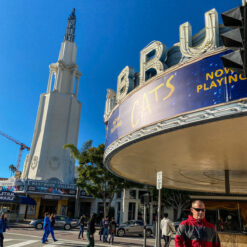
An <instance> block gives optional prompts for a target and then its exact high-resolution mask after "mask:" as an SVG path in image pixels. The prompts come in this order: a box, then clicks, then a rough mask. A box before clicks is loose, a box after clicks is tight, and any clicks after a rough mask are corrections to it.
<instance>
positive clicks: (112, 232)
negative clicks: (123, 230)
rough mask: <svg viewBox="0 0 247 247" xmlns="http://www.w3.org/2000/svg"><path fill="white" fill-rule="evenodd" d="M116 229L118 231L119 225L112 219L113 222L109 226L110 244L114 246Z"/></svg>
mask: <svg viewBox="0 0 247 247" xmlns="http://www.w3.org/2000/svg"><path fill="white" fill-rule="evenodd" d="M116 229H117V223H116V222H115V220H114V218H112V219H111V222H110V224H109V234H110V237H109V244H110V243H111V244H113V241H114V236H115V235H116Z"/></svg>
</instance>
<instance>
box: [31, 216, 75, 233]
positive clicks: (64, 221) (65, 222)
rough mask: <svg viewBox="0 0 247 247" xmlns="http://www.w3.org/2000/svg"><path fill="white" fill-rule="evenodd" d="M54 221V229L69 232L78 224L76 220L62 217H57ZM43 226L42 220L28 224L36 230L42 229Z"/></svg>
mask: <svg viewBox="0 0 247 247" xmlns="http://www.w3.org/2000/svg"><path fill="white" fill-rule="evenodd" d="M55 220H56V223H55V227H58V228H64V229H65V230H70V229H71V228H72V227H76V226H77V225H78V224H79V221H78V220H76V219H71V218H69V217H67V216H62V215H57V216H56V217H55ZM43 224H44V219H38V220H32V221H31V222H30V225H31V226H34V227H35V228H36V229H43Z"/></svg>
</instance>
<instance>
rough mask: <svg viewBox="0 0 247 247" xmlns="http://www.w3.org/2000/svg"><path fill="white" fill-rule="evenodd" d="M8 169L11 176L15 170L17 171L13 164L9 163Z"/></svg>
mask: <svg viewBox="0 0 247 247" xmlns="http://www.w3.org/2000/svg"><path fill="white" fill-rule="evenodd" d="M9 170H10V171H11V177H12V175H14V174H15V172H16V171H17V169H16V167H15V166H14V165H13V164H11V165H10V166H9Z"/></svg>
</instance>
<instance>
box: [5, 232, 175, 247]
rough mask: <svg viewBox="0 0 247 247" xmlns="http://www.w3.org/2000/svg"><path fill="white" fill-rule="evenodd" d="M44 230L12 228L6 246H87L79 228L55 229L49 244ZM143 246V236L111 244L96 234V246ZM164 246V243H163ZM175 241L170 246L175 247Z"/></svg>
mask: <svg viewBox="0 0 247 247" xmlns="http://www.w3.org/2000/svg"><path fill="white" fill-rule="evenodd" d="M42 235H43V232H42V231H41V230H36V229H33V228H23V229H19V228H12V229H10V231H8V232H6V233H5V234H4V236H5V239H4V247H22V246H23V247H25V246H26V247H40V246H42V247H44V246H46V247H58V246H59V247H62V246H64V247H79V246H80V247H85V246H87V240H82V239H78V230H77V229H75V230H71V231H65V230H55V236H56V238H57V239H58V241H57V242H55V243H54V242H53V240H52V238H51V236H49V239H48V240H49V242H48V243H47V244H42V243H41V238H42ZM154 245H155V240H154V239H153V238H149V239H148V240H147V247H154ZM105 246H112V247H143V238H141V237H123V238H120V237H115V243H114V244H113V245H110V244H108V243H102V242H101V241H99V235H98V233H96V234H95V247H105ZM162 246H163V243H162ZM173 246H174V243H173V241H172V242H171V244H170V247H173Z"/></svg>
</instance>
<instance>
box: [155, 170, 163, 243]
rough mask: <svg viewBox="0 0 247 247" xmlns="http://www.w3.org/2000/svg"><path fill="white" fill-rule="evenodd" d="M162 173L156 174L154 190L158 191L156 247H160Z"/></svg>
mask: <svg viewBox="0 0 247 247" xmlns="http://www.w3.org/2000/svg"><path fill="white" fill-rule="evenodd" d="M162 175H163V173H162V171H160V172H157V183H156V188H157V190H158V191H159V196H158V219H157V228H156V229H157V231H156V247H161V244H160V243H161V242H160V216H161V212H160V211H161V189H162Z"/></svg>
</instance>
